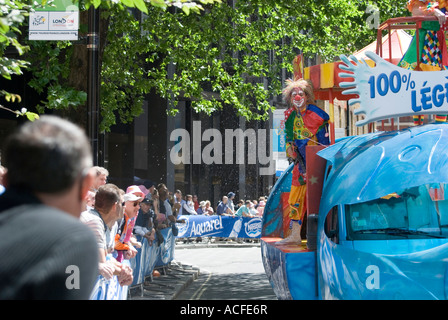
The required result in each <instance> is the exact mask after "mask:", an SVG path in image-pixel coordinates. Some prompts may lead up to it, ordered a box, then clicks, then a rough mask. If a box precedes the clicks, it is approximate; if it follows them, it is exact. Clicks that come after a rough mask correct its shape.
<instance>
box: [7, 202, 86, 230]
mask: <svg viewBox="0 0 448 320" xmlns="http://www.w3.org/2000/svg"><path fill="white" fill-rule="evenodd" d="M0 227H6V228H20V229H21V230H28V229H30V230H29V231H30V232H31V231H32V230H36V232H39V233H44V232H45V231H46V230H48V231H50V230H51V232H50V233H52V234H54V233H59V232H58V231H60V232H72V231H73V232H82V233H86V234H88V235H90V234H91V232H90V230H89V228H88V227H87V226H85V225H84V224H83V223H81V221H80V220H79V219H77V218H75V217H73V216H71V215H69V214H68V213H66V212H64V211H61V210H59V209H56V208H54V207H50V206H47V205H44V204H24V205H19V206H16V207H13V208H11V209H8V210H5V211H3V212H2V213H1V214H0Z"/></svg>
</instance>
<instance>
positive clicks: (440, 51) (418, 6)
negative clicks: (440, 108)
mask: <svg viewBox="0 0 448 320" xmlns="http://www.w3.org/2000/svg"><path fill="white" fill-rule="evenodd" d="M446 5H447V4H446V1H445V0H441V1H438V2H437V1H422V0H410V1H408V4H407V8H408V10H409V12H411V13H412V16H414V17H415V16H428V15H433V16H435V17H436V18H437V20H438V21H423V22H422V26H421V29H419V30H418V32H419V44H418V47H419V52H417V35H416V36H414V38H413V39H412V42H411V44H410V46H409V49H408V50H407V51H406V53H405V54H404V56H403V58H402V59H401V61H400V62H399V64H398V66H400V67H402V68H405V69H409V70H421V71H439V70H444V69H447V66H448V54H447V48H446V40H445V32H444V31H446V28H447V24H446V22H447V16H446V14H445V13H446ZM417 56H418V57H419V61H420V64H419V65H418V66H417ZM446 118H447V116H446V115H436V118H435V121H436V123H443V122H446ZM414 124H415V125H419V124H423V116H414Z"/></svg>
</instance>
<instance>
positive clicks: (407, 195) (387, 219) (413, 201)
mask: <svg viewBox="0 0 448 320" xmlns="http://www.w3.org/2000/svg"><path fill="white" fill-rule="evenodd" d="M446 186H447V184H443V183H441V184H439V183H437V184H426V185H422V186H417V187H412V188H408V189H406V190H404V191H402V192H395V193H392V194H389V195H386V196H384V197H382V198H380V199H375V200H372V201H368V202H364V203H357V204H353V205H347V206H346V221H347V236H348V240H371V239H378V240H393V239H405V238H411V239H421V238H446V237H448V200H445V189H446Z"/></svg>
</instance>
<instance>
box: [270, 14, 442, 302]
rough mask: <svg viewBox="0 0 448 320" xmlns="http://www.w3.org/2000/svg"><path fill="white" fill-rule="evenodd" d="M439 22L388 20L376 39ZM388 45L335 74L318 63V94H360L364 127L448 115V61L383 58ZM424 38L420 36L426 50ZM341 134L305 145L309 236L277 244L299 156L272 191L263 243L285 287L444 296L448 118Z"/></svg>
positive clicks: (355, 100) (273, 278) (274, 281)
mask: <svg viewBox="0 0 448 320" xmlns="http://www.w3.org/2000/svg"><path fill="white" fill-rule="evenodd" d="M430 20H435V18H433V17H418V18H417V17H407V18H396V19H390V20H388V21H386V22H385V23H383V24H382V25H381V26H380V28H379V30H378V40H380V39H381V38H382V35H381V32H382V31H383V30H386V31H388V32H389V33H390V32H391V30H394V29H411V28H414V29H415V30H416V35H417V37H418V34H419V32H418V31H419V29H420V28H421V26H422V23H423V22H425V21H430ZM381 43H382V42H381V41H378V46H377V50H376V53H373V52H370V51H367V52H365V58H363V59H358V58H356V57H355V56H350V57H346V56H341V57H340V58H341V61H339V62H337V63H333V64H331V65H326V66H324V67H323V68H327V69H331V70H332V71H331V73H332V74H333V76H332V77H330V78H328V72H327V78H325V72H321V73H320V75H323V77H324V79H322V78H321V79H319V82H318V83H317V86H316V84H315V89H316V91H317V94H316V97H317V98H319V96H321V97H324V96H325V95H327V96H326V97H325V98H323V99H329V100H330V104H331V102H332V99H333V98H334V96H335V92H336V93H337V96H338V97H340V98H341V99H342V97H343V96H345V97H346V99H347V100H348V101H349V106H353V105H354V104H358V105H359V108H358V109H356V111H355V114H361V115H364V118H363V119H362V120H360V121H358V123H357V125H369V124H372V123H373V122H378V121H379V122H381V121H384V120H385V119H390V118H398V117H405V116H415V115H429V114H430V115H437V114H448V71H445V70H441V71H426V72H422V71H417V70H418V69H419V68H417V70H409V69H406V68H403V67H399V66H397V65H396V64H394V63H392V61H387V60H385V59H383V58H382V57H381V56H384V54H383V52H382V48H381ZM418 46H419V41H417V52H418V50H419V49H418ZM389 48H391V49H390V50H392V46H389ZM389 57H392V54H390V55H389ZM417 59H418V58H417ZM388 60H391V59H388ZM417 65H418V64H417ZM319 68H320V69H321V68H322V66H320V67H319ZM305 76H306V72H305ZM308 76H309V75H308ZM323 82H326V83H328V85H327V88H323V87H322V83H323ZM321 99H322V98H321ZM330 119H331V111H330ZM372 131H373V130H372ZM332 134H333V136H332V137H333V139H332V144H331V145H330V146H312V147H307V150H306V159H307V161H306V177H307V209H308V210H307V213H306V220H305V221H304V228H303V229H302V234H303V236H302V239H304V240H302V243H301V244H299V245H295V244H282V243H281V242H279V240H281V239H283V238H285V237H286V236H287V234H288V232H289V221H288V210H290V208H289V205H288V202H287V199H288V193H289V191H290V188H291V179H292V168H293V165H290V166H289V167H288V169H287V170H286V171H285V172H284V173H283V175H282V176H281V177H280V178H279V179H278V180H277V182H276V184H275V186H274V187H273V189H272V191H271V193H270V196H269V198H268V200H267V203H266V206H265V210H264V215H263V222H262V234H261V251H262V259H263V264H264V268H265V271H266V274H267V276H268V279H269V281H270V283H271V285H272V287H273V289H274V292H275V293H276V295H277V297H278V298H279V299H310V300H311V299H446V298H447V297H448V260H447V259H446V257H447V256H448V194H447V196H446V197H445V189H446V187H447V183H448V124H446V123H442V124H426V125H421V126H413V127H409V128H407V129H403V130H399V131H377V132H371V133H368V134H364V135H361V136H351V137H344V138H341V139H339V140H338V141H335V140H334V132H332Z"/></svg>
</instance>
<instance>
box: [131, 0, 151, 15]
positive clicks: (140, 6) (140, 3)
mask: <svg viewBox="0 0 448 320" xmlns="http://www.w3.org/2000/svg"><path fill="white" fill-rule="evenodd" d="M134 4H135V7H136V8H137V9H139V10H140V11H141V12H144V13H146V14H148V8H147V7H146V3H145V1H143V0H134Z"/></svg>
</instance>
